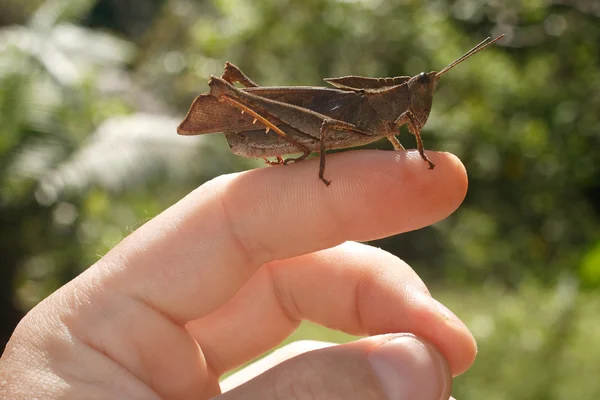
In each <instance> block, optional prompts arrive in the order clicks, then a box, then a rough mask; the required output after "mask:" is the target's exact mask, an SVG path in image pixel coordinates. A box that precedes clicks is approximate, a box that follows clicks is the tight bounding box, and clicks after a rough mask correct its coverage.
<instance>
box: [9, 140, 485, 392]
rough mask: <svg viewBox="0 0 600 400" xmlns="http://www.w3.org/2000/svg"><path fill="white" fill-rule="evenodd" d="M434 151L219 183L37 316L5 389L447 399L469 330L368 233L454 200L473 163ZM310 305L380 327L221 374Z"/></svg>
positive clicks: (380, 232) (427, 220) (394, 229)
mask: <svg viewBox="0 0 600 400" xmlns="http://www.w3.org/2000/svg"><path fill="white" fill-rule="evenodd" d="M428 156H429V158H430V159H431V160H432V161H433V162H434V163H435V164H436V168H435V169H434V170H428V168H427V164H426V163H424V162H423V160H422V159H421V158H420V156H419V155H418V153H417V152H414V151H407V152H383V151H371V150H362V151H355V152H353V151H351V152H344V153H338V154H333V155H330V156H328V159H327V161H328V165H327V171H328V174H329V175H328V176H329V177H330V179H331V180H332V184H331V186H330V187H325V185H323V183H322V182H321V181H320V180H319V179H318V178H317V163H316V160H309V161H305V162H303V163H298V164H292V165H287V166H278V167H269V168H262V169H258V170H253V171H248V172H243V173H238V174H231V175H224V176H221V177H218V178H216V179H214V180H212V181H209V182H207V183H206V184H204V185H202V186H201V187H199V188H198V189H196V190H195V191H193V192H192V193H190V194H189V195H188V196H186V197H185V198H183V199H182V200H181V201H179V202H178V203H177V204H175V205H173V206H172V207H170V208H169V209H167V210H166V211H164V212H163V213H162V214H160V215H159V216H157V217H155V218H154V219H152V220H150V221H149V222H147V223H146V224H145V225H144V226H142V227H141V228H139V229H138V230H137V231H135V232H134V233H132V234H131V235H130V236H129V237H127V238H126V239H124V240H123V241H122V242H121V243H120V244H118V245H117V246H116V247H115V248H114V249H112V250H111V251H110V252H109V253H108V254H106V255H105V256H104V257H103V258H102V259H100V260H99V261H98V262H97V263H96V264H95V265H93V266H91V267H90V268H88V269H87V270H86V271H85V272H83V273H82V274H81V275H80V276H78V277H77V278H75V279H74V280H72V281H71V282H69V283H67V284H66V285H65V286H63V287H62V288H60V289H59V290H57V291H56V292H55V293H54V294H52V295H51V296H50V297H48V298H47V299H45V300H44V301H43V302H41V303H40V304H39V305H38V306H36V307H35V308H34V309H32V310H31V311H30V312H29V313H28V314H27V315H26V317H25V318H24V319H23V320H22V321H21V323H20V324H19V325H18V327H17V328H16V330H15V332H14V334H13V336H12V338H11V340H10V341H9V343H8V345H7V347H6V349H5V352H4V354H3V356H2V359H1V362H0V398H1V399H14V400H21V399H33V398H43V399H116V398H119V399H208V398H212V397H214V396H219V395H220V396H221V397H222V398H223V399H238V398H239V399H242V398H243V399H304V398H307V399H317V398H343V399H423V400H425V399H447V398H448V397H449V393H450V388H451V379H452V376H455V375H458V374H461V373H463V372H464V371H466V370H467V369H468V368H469V366H470V365H471V364H472V362H473V360H474V358H475V354H476V344H475V341H474V339H473V337H472V335H471V334H470V332H469V331H468V329H467V328H466V326H465V325H464V324H463V323H462V322H460V320H459V319H458V318H457V317H456V316H454V314H452V313H451V312H450V311H449V310H448V309H447V308H445V307H444V306H443V305H441V304H440V303H439V302H437V301H436V300H434V299H433V298H432V297H431V295H430V294H429V292H428V291H427V288H426V286H425V285H424V283H423V282H422V281H421V280H420V278H419V277H418V276H417V274H416V273H415V272H414V271H413V270H412V269H411V268H410V267H409V266H408V265H407V264H406V263H404V262H403V261H402V260H400V259H399V258H397V257H396V256H394V255H391V254H389V253H387V252H384V251H383V250H381V249H378V248H374V247H371V246H367V245H363V244H359V243H356V242H357V241H367V240H372V239H376V238H382V237H386V236H390V235H394V234H398V233H402V232H407V231H411V230H415V229H419V228H422V227H425V226H428V225H431V224H433V223H435V222H437V221H439V220H441V219H443V218H445V217H446V216H448V215H449V214H451V213H452V212H453V211H454V210H456V208H457V207H458V206H459V205H460V203H461V202H462V200H463V199H464V196H465V193H466V189H467V177H466V173H465V170H464V167H463V166H462V164H461V163H460V161H459V160H458V159H457V158H456V157H454V156H452V155H450V154H447V153H434V152H428ZM302 320H310V321H313V322H315V323H317V324H321V325H324V326H327V327H330V328H334V329H338V330H341V331H344V332H347V333H350V334H355V335H365V336H369V337H368V338H366V339H362V340H358V341H355V342H352V343H348V344H344V345H337V346H333V345H330V344H326V343H320V342H301V343H298V344H295V345H292V346H288V347H286V348H284V349H281V350H279V351H277V352H275V353H273V354H271V355H270V356H269V357H267V358H265V359H263V360H261V361H259V362H258V363H256V364H254V365H251V366H250V367H248V368H246V369H244V370H242V371H240V372H238V373H236V374H235V375H234V376H232V377H231V378H229V379H228V380H226V381H225V382H223V385H222V387H221V386H220V384H219V378H220V377H221V376H222V375H223V374H224V373H225V372H227V371H230V370H232V369H234V368H235V367H237V366H239V365H242V364H244V363H246V362H248V361H250V360H252V359H254V358H256V357H257V356H259V355H261V354H263V353H264V352H266V351H268V350H270V349H272V348H274V347H275V346H277V345H278V344H279V343H280V342H281V341H282V340H283V339H285V338H286V337H287V336H289V335H290V334H291V333H292V332H293V331H294V330H295V329H296V328H297V327H298V325H299V323H300V322H301V321H302ZM311 350H314V351H311ZM222 391H224V393H223V394H221V392H222Z"/></svg>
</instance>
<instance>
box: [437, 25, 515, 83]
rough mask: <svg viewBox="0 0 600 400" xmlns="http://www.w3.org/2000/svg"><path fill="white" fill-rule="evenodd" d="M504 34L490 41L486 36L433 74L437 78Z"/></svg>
mask: <svg viewBox="0 0 600 400" xmlns="http://www.w3.org/2000/svg"><path fill="white" fill-rule="evenodd" d="M504 36H505V35H504V34H502V35H500V36H498V37H497V38H496V39H494V40H491V41H490V37H488V38H486V39H485V40H484V41H483V42H481V43H479V44H478V45H477V46H475V47H473V48H472V49H471V50H469V51H467V52H466V53H465V54H463V55H462V56H461V57H459V58H457V59H456V60H454V61H453V62H451V63H450V64H449V65H448V66H447V67H446V68H444V69H443V70H441V71H440V72H438V73H437V74H435V77H436V78H438V79H439V77H440V76H442V75H444V74H445V73H446V72H448V71H450V70H451V69H452V68H454V67H455V66H457V65H458V64H460V63H461V62H463V61H465V60H466V59H467V58H469V57H471V56H472V55H473V54H475V53H479V52H480V51H481V50H483V49H485V48H486V47H488V46H489V45H491V44H494V43H496V42H497V41H498V40H500V39H502V38H503V37H504Z"/></svg>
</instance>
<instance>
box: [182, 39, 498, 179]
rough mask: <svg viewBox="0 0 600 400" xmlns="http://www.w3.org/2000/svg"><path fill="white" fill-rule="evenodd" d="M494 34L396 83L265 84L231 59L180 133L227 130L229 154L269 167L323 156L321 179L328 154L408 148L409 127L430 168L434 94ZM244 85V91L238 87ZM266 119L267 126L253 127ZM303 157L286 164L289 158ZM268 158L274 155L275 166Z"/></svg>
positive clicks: (194, 105) (198, 100)
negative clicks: (368, 147)
mask: <svg viewBox="0 0 600 400" xmlns="http://www.w3.org/2000/svg"><path fill="white" fill-rule="evenodd" d="M503 37H504V35H501V36H499V37H497V38H495V39H494V40H491V41H490V38H489V37H488V38H487V39H485V40H484V41H483V42H481V43H479V44H478V45H477V46H475V47H473V48H472V49H471V50H469V51H468V52H467V53H465V54H464V55H463V56H462V57H460V58H458V59H456V60H455V61H453V62H452V63H450V64H449V65H448V66H447V67H446V68H444V69H442V70H441V71H440V72H435V71H432V72H429V73H425V72H421V73H420V74H419V75H415V76H413V77H410V76H397V77H393V78H364V77H361V76H344V77H341V78H327V79H325V81H326V82H328V83H330V84H331V85H333V86H335V89H333V88H322V87H303V86H299V87H286V86H281V87H260V86H258V85H257V84H256V83H254V82H253V81H252V80H251V79H250V78H248V77H247V76H246V75H244V73H243V72H242V71H241V70H240V69H239V68H237V67H236V66H235V65H233V64H231V63H229V62H227V63H226V64H225V71H224V72H223V75H222V76H221V78H217V77H216V76H214V75H213V76H211V77H210V80H209V81H208V85H209V86H210V93H206V94H201V95H200V96H198V97H197V98H196V99H195V100H194V102H193V103H192V106H191V108H190V110H189V111H188V114H187V116H186V117H185V119H184V120H183V122H182V123H181V125H179V127H178V128H177V132H178V133H179V134H180V135H201V134H205V133H215V132H223V133H225V137H226V138H227V142H228V143H229V147H230V148H231V151H232V152H233V153H235V154H238V155H241V156H244V157H262V158H263V159H264V160H265V162H266V163H268V164H271V165H279V164H288V163H290V162H298V161H302V160H304V159H305V158H306V157H308V155H309V154H310V153H311V152H313V151H317V152H320V153H321V154H320V165H319V178H320V179H321V180H322V181H323V182H324V183H325V185H327V186H329V184H330V183H331V182H330V181H328V180H327V179H325V177H324V173H325V151H326V150H329V149H341V148H347V147H354V146H361V145H365V144H367V143H371V142H374V141H376V140H379V139H381V138H383V137H387V138H388V139H389V141H390V142H392V145H393V146H394V148H395V149H396V150H404V147H403V146H402V144H400V142H399V141H398V139H397V138H396V134H398V133H399V127H400V126H402V125H404V124H406V125H408V130H409V132H410V133H412V134H413V135H415V137H416V141H417V147H418V150H419V154H421V157H422V158H423V160H425V161H426V162H427V163H428V164H429V169H433V168H434V167H435V165H434V164H433V163H432V162H431V161H430V160H429V159H428V158H427V155H425V152H424V149H423V141H422V140H421V129H422V128H423V126H424V125H425V123H426V122H427V118H428V117H429V112H430V111H431V104H432V101H433V93H434V91H435V89H436V87H437V84H438V82H439V79H440V77H441V76H442V75H443V74H445V73H446V72H448V71H449V70H450V69H451V68H453V67H454V66H456V65H458V64H459V63H461V62H463V61H464V60H466V59H467V58H469V57H471V56H472V55H473V54H475V53H477V52H479V51H481V50H483V49H485V48H486V47H487V46H489V45H491V44H492V43H494V42H496V41H498V40H500V39H502V38H503ZM235 82H238V83H240V84H242V85H243V86H244V88H241V89H238V88H237V87H235V86H233V84H234V83H235ZM257 121H258V122H260V124H261V125H262V127H261V128H258V127H257V126H256V125H255V124H256V122H257ZM292 153H303V154H302V155H301V156H299V157H297V158H288V159H286V160H284V159H283V158H282V157H281V156H282V155H284V154H292ZM266 157H276V158H277V161H269V160H267V158H266Z"/></svg>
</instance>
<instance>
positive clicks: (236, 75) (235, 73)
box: [221, 61, 259, 87]
mask: <svg viewBox="0 0 600 400" xmlns="http://www.w3.org/2000/svg"><path fill="white" fill-rule="evenodd" d="M221 79H223V80H226V81H227V82H229V83H231V84H232V85H233V84H234V83H236V82H238V83H241V84H242V85H244V86H245V87H259V86H258V85H257V84H256V83H255V82H254V81H253V80H252V79H250V78H248V77H247V76H246V74H244V73H243V72H242V70H241V69H239V68H238V67H237V66H235V65H233V64H232V63H230V62H229V61H227V62H226V63H225V68H224V69H223V75H221Z"/></svg>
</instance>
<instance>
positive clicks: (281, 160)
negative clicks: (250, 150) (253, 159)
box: [262, 156, 285, 165]
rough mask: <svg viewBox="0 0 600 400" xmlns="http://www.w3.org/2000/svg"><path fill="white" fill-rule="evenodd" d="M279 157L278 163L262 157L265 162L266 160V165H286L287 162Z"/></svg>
mask: <svg viewBox="0 0 600 400" xmlns="http://www.w3.org/2000/svg"><path fill="white" fill-rule="evenodd" d="M275 157H277V161H271V160H269V159H267V158H266V157H262V159H263V160H265V164H268V165H285V161H283V157H281V156H275Z"/></svg>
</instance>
